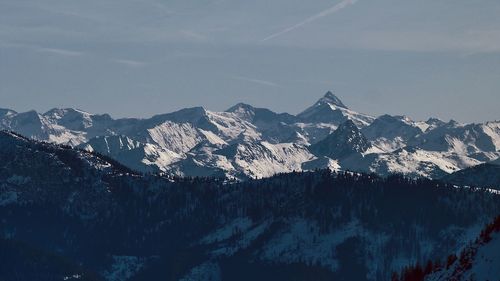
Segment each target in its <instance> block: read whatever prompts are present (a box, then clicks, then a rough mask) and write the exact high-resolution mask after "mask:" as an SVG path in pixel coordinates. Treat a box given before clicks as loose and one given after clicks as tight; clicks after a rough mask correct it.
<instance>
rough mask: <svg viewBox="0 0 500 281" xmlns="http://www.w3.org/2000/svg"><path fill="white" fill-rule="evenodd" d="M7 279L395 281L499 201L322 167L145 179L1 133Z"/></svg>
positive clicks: (2, 246)
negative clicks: (241, 176)
mask: <svg viewBox="0 0 500 281" xmlns="http://www.w3.org/2000/svg"><path fill="white" fill-rule="evenodd" d="M0 167H1V168H0V218H1V220H0V235H2V237H1V240H0V259H1V264H2V265H5V266H0V280H5V281H8V280H73V279H79V280H160V279H161V280H255V279H262V280H332V279H333V280H388V279H389V278H390V275H391V273H392V272H395V271H400V270H401V269H402V268H403V267H404V266H406V265H409V264H415V263H416V262H424V261H427V260H435V259H438V258H441V257H443V256H446V255H447V254H449V253H452V252H456V251H457V250H458V249H460V248H462V247H464V246H465V245H467V243H468V241H469V240H470V239H473V238H474V237H476V236H477V235H478V234H479V232H480V230H481V227H482V226H483V225H484V223H485V222H488V221H490V220H492V218H493V217H495V216H496V215H498V214H500V204H499V200H500V198H498V195H495V194H492V193H490V192H488V191H485V190H481V189H472V188H457V187H453V186H451V185H447V184H443V183H440V182H438V181H431V180H427V179H408V178H405V177H402V176H397V175H394V176H390V177H387V178H381V177H378V176H376V175H367V174H355V173H350V172H342V173H332V172H330V171H329V170H318V171H315V172H307V173H289V174H281V175H276V176H274V177H271V178H268V179H262V180H251V181H246V182H228V181H226V180H224V179H216V178H171V177H161V176H157V175H140V174H137V173H134V172H133V171H130V170H128V169H126V168H124V167H122V166H121V165H119V164H118V163H116V162H115V161H113V160H111V159H108V158H105V157H102V156H99V155H96V154H92V153H89V152H84V151H79V150H73V149H71V148H68V147H60V146H55V145H51V144H46V143H39V142H34V141H31V140H28V139H25V138H22V137H19V136H17V135H14V134H11V133H7V132H1V133H0Z"/></svg>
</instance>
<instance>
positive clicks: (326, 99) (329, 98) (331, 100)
mask: <svg viewBox="0 0 500 281" xmlns="http://www.w3.org/2000/svg"><path fill="white" fill-rule="evenodd" d="M325 103H327V104H331V105H336V106H338V107H343V108H347V106H345V105H344V103H342V101H341V100H340V99H339V98H338V97H337V96H336V95H335V94H334V93H332V92H331V91H328V92H326V94H325V95H324V96H323V97H322V98H321V99H320V100H319V101H318V102H317V103H316V104H325Z"/></svg>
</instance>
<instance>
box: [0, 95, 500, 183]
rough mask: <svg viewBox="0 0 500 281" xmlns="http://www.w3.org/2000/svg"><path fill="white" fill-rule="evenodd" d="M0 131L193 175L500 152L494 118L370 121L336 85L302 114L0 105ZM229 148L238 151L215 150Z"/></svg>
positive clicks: (433, 167) (469, 162)
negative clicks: (148, 113)
mask: <svg viewBox="0 0 500 281" xmlns="http://www.w3.org/2000/svg"><path fill="white" fill-rule="evenodd" d="M0 130H10V131H14V132H17V133H19V134H21V135H24V136H27V137H30V138H34V139H37V140H42V141H48V142H52V143H58V144H66V145H70V146H79V147H81V148H86V149H89V150H94V151H96V152H99V153H101V154H105V155H108V156H111V157H113V158H115V159H118V160H119V161H120V162H121V163H123V164H126V165H127V166H129V167H132V168H133V169H135V170H139V171H143V172H144V171H162V172H165V173H171V174H174V175H193V176H197V175H198V176H199V175H203V176H207V175H218V176H219V175H220V176H230V177H233V178H245V177H248V176H251V177H255V176H257V177H264V176H271V175H272V174H273V173H274V172H286V171H293V170H296V171H298V170H308V169H314V168H321V167H322V168H332V167H334V168H335V169H339V168H341V169H342V170H352V171H369V172H376V173H379V174H381V175H386V174H387V173H391V172H397V173H404V174H411V175H421V176H427V177H435V175H442V174H443V173H452V172H455V171H458V170H461V169H465V168H468V167H471V166H474V165H478V164H481V163H485V162H488V161H491V160H494V159H497V158H498V157H499V156H500V122H498V121H496V122H486V123H482V124H458V123H457V122H454V121H451V122H449V123H445V122H443V121H441V120H438V119H429V120H427V121H412V120H411V119H410V118H408V117H405V116H390V115H382V116H380V117H378V118H373V117H371V116H369V115H366V114H362V113H358V112H356V111H354V110H352V109H349V108H347V107H346V106H345V105H344V103H343V102H342V101H341V100H340V99H339V98H338V96H337V95H335V94H333V93H332V92H328V93H326V94H325V95H323V96H322V97H321V98H320V99H319V100H318V101H317V102H316V103H314V104H313V105H312V106H310V107H309V108H308V109H306V110H305V111H304V112H302V113H300V114H298V115H297V116H295V115H292V114H288V113H276V112H274V111H272V110H269V109H266V108H259V107H254V106H252V105H249V104H245V103H238V104H236V105H235V106H232V107H231V108H229V109H228V110H226V111H224V112H216V111H209V110H206V109H205V108H203V107H192V108H185V109H181V110H178V111H175V112H172V113H166V114H160V115H155V116H153V117H151V118H147V119H137V118H124V119H113V118H111V116H109V115H108V114H92V113H88V112H85V111H83V110H79V109H72V108H56V109H52V110H50V111H48V112H46V113H44V114H39V113H37V112H36V111H29V112H23V113H17V112H15V111H13V110H8V109H4V110H1V109H0ZM321 146H323V147H321ZM411 147H413V148H414V149H410V148H411ZM231 148H238V150H237V151H238V152H239V153H218V152H217V151H226V152H227V151H229V150H231ZM308 148H309V149H311V150H310V151H312V152H314V153H315V156H313V155H312V154H311V153H310V152H309V150H308ZM315 148H318V149H317V150H315ZM319 148H321V149H319ZM318 157H319V158H318ZM348 158H349V159H348ZM337 160H338V161H337ZM339 165H340V166H339ZM249 171H253V172H252V173H249Z"/></svg>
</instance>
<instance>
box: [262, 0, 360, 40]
mask: <svg viewBox="0 0 500 281" xmlns="http://www.w3.org/2000/svg"><path fill="white" fill-rule="evenodd" d="M356 1H357V0H343V1H342V2H340V3H338V4H337V5H335V6H333V7H331V8H329V9H326V10H324V11H322V12H320V13H318V14H316V15H314V16H312V17H309V18H307V19H305V20H303V21H301V22H299V23H297V24H294V25H292V26H290V27H288V28H285V29H283V30H282V31H279V32H276V33H273V34H271V35H269V36H267V37H266V38H264V39H262V40H261V41H262V42H265V41H268V40H271V39H274V38H276V37H278V36H281V35H283V34H285V33H288V32H290V31H293V30H295V29H297V28H299V27H301V26H303V25H306V24H308V23H311V22H313V21H315V20H318V19H320V18H323V17H326V16H328V15H331V14H334V13H336V12H338V11H340V10H342V9H344V8H345V7H347V6H349V5H353V4H354V3H356Z"/></svg>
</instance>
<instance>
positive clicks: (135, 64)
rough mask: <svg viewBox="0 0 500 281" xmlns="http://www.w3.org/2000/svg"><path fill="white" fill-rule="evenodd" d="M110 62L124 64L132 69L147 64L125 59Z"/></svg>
mask: <svg viewBox="0 0 500 281" xmlns="http://www.w3.org/2000/svg"><path fill="white" fill-rule="evenodd" d="M112 61H114V62H116V63H119V64H124V65H126V66H132V67H140V66H145V65H146V64H147V63H145V62H143V61H137V60H127V59H114V60H112Z"/></svg>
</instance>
